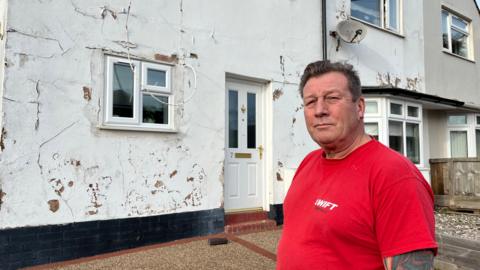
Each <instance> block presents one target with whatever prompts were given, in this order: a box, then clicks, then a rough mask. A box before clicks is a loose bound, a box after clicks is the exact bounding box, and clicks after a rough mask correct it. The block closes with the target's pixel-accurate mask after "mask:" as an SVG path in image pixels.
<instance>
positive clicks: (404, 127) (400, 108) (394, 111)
mask: <svg viewBox="0 0 480 270" xmlns="http://www.w3.org/2000/svg"><path fill="white" fill-rule="evenodd" d="M421 109H422V108H421V106H420V105H418V104H413V103H408V102H403V101H393V100H390V101H389V102H388V146H389V147H390V148H392V149H393V150H395V151H397V152H399V153H401V154H403V155H405V156H406V157H407V158H408V159H410V160H411V161H412V162H413V163H415V164H420V163H421V159H420V153H421V152H420V124H421V119H422V115H421Z"/></svg>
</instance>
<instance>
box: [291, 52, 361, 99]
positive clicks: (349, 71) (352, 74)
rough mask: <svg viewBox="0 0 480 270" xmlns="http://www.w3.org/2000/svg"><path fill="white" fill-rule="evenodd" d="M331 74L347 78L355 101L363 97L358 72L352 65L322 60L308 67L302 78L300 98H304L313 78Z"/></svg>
mask: <svg viewBox="0 0 480 270" xmlns="http://www.w3.org/2000/svg"><path fill="white" fill-rule="evenodd" d="M329 72H339V73H342V74H343V75H344V76H345V77H346V78H347V81H348V88H349V89H348V90H350V93H351V94H352V99H353V101H357V100H358V98H359V97H360V96H361V95H362V85H361V83H360V77H359V76H358V73H357V71H355V70H354V69H353V66H352V65H350V64H347V63H341V62H333V63H332V62H330V61H329V60H320V61H316V62H312V63H310V64H308V65H307V67H306V68H305V70H304V71H303V75H302V78H301V79H300V86H299V91H300V96H301V97H302V98H303V88H304V87H305V84H307V81H308V80H310V79H311V78H312V77H320V76H321V75H324V74H326V73H329Z"/></svg>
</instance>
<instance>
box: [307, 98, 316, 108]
mask: <svg viewBox="0 0 480 270" xmlns="http://www.w3.org/2000/svg"><path fill="white" fill-rule="evenodd" d="M314 103H315V100H313V99H310V100H306V101H305V106H310V105H312V104H314Z"/></svg>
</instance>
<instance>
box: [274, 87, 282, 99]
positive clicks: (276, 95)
mask: <svg viewBox="0 0 480 270" xmlns="http://www.w3.org/2000/svg"><path fill="white" fill-rule="evenodd" d="M282 95H283V91H282V89H275V91H273V100H274V101H275V100H277V99H279V98H280V97H281V96H282Z"/></svg>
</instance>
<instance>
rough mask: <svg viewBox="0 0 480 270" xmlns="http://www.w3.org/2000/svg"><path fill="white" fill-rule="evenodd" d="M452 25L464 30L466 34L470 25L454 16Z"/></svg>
mask: <svg viewBox="0 0 480 270" xmlns="http://www.w3.org/2000/svg"><path fill="white" fill-rule="evenodd" d="M452 25H453V26H456V27H458V28H460V29H462V30H463V31H465V32H468V28H467V26H468V23H467V22H466V21H464V20H462V19H460V18H458V17H456V16H452Z"/></svg>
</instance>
